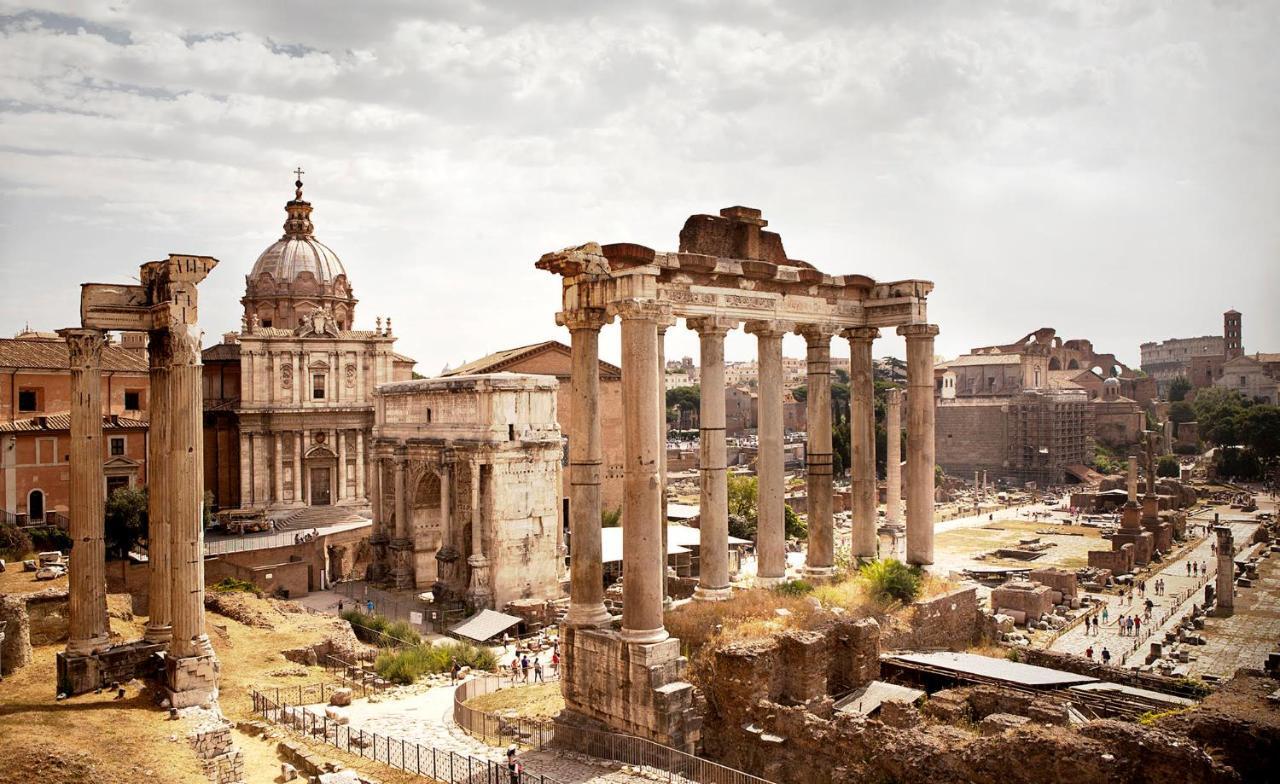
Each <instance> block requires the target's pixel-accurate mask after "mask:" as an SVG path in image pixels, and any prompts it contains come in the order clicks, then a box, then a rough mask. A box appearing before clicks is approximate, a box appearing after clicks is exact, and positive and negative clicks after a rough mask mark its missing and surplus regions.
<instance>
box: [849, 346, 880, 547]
mask: <svg viewBox="0 0 1280 784" xmlns="http://www.w3.org/2000/svg"><path fill="white" fill-rule="evenodd" d="M845 336H846V337H848V338H849V441H850V443H849V462H850V464H851V465H850V467H849V477H850V480H851V481H850V484H851V493H852V498H851V499H850V500H851V502H852V503H851V506H852V507H853V555H855V556H856V557H858V558H863V559H871V558H875V557H876V507H877V506H878V504H877V503H876V405H875V397H876V388H875V375H874V373H873V372H872V367H871V342H872V341H873V340H875V339H876V338H878V337H880V330H878V329H876V328H874V327H855V328H853V329H849V330H846V331H845Z"/></svg>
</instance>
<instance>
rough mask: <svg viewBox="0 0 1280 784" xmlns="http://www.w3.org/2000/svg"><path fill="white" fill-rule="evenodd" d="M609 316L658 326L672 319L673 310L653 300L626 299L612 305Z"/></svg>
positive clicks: (610, 305)
mask: <svg viewBox="0 0 1280 784" xmlns="http://www.w3.org/2000/svg"><path fill="white" fill-rule="evenodd" d="M609 314H610V315H616V316H618V318H621V319H623V320H624V321H652V322H654V323H655V324H656V323H658V322H661V321H664V320H666V319H668V318H670V317H671V308H670V307H669V306H667V305H662V304H660V303H658V302H655V301H653V300H644V299H624V300H621V301H619V302H613V303H610V304H609Z"/></svg>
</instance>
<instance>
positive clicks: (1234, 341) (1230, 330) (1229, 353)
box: [1222, 309, 1244, 359]
mask: <svg viewBox="0 0 1280 784" xmlns="http://www.w3.org/2000/svg"><path fill="white" fill-rule="evenodd" d="M1222 343H1223V353H1224V354H1226V357H1227V359H1235V358H1236V357H1238V356H1240V355H1242V354H1244V338H1243V337H1242V336H1241V334H1240V311H1238V310H1234V309H1233V310H1228V311H1227V312H1226V313H1223V314H1222Z"/></svg>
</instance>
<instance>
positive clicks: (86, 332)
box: [58, 327, 107, 368]
mask: <svg viewBox="0 0 1280 784" xmlns="http://www.w3.org/2000/svg"><path fill="white" fill-rule="evenodd" d="M58 334H59V335H61V336H62V337H63V338H64V339H65V340H66V341H67V351H68V352H69V354H70V360H71V367H72V368H75V367H76V366H81V367H86V366H87V367H97V366H98V364H99V362H100V360H101V357H102V347H103V346H105V345H106V343H107V336H106V333H105V332H103V331H102V330H100V329H83V328H81V327H68V328H66V329H60V330H58Z"/></svg>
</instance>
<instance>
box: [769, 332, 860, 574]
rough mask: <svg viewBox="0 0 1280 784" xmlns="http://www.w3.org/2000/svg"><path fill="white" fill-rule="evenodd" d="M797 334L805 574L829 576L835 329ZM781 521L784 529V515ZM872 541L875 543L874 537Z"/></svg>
mask: <svg viewBox="0 0 1280 784" xmlns="http://www.w3.org/2000/svg"><path fill="white" fill-rule="evenodd" d="M800 334H802V335H804V339H805V342H806V343H807V344H808V349H807V352H806V354H805V371H806V373H807V376H808V378H807V381H808V389H807V395H806V397H805V408H806V411H805V417H806V420H807V421H808V434H809V440H808V444H807V445H806V448H805V464H806V466H805V467H806V469H807V470H806V482H807V492H808V496H809V499H808V506H809V549H808V554H807V556H806V559H805V573H806V574H808V575H809V576H811V577H829V576H831V575H832V574H834V573H835V529H834V527H833V525H832V520H831V506H832V504H831V491H832V488H831V337H832V335H833V334H834V330H831V329H829V328H827V327H817V326H811V327H805V328H802V329H801V330H800ZM783 524H784V528H785V524H786V520H785V517H784V520H783ZM872 544H873V546H874V539H873V540H872Z"/></svg>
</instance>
